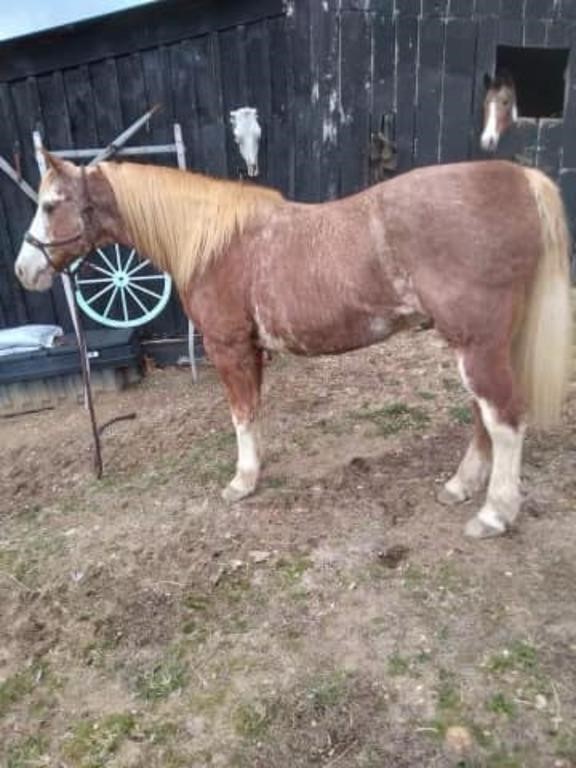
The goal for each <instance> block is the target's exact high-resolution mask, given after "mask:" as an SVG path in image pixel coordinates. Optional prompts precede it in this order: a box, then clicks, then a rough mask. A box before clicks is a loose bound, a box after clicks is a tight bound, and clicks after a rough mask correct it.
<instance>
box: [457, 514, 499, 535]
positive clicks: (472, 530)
mask: <svg viewBox="0 0 576 768" xmlns="http://www.w3.org/2000/svg"><path fill="white" fill-rule="evenodd" d="M505 532H506V528H505V526H504V525H502V526H494V525H490V524H489V523H485V522H484V521H483V520H480V518H479V517H473V518H472V519H471V520H469V521H468V522H467V524H466V528H465V529H464V533H465V534H466V536H469V537H470V538H471V539H492V538H494V537H495V536H502V534H503V533H505Z"/></svg>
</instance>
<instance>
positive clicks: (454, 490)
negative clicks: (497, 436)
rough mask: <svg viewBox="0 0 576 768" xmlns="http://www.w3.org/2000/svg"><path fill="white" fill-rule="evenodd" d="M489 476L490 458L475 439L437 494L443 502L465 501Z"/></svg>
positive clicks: (482, 486)
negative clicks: (456, 468) (479, 448)
mask: <svg viewBox="0 0 576 768" xmlns="http://www.w3.org/2000/svg"><path fill="white" fill-rule="evenodd" d="M489 476H490V460H489V459H488V457H487V456H485V455H484V454H483V453H481V452H480V451H479V450H478V446H477V445H476V441H475V440H472V441H471V442H470V444H469V445H468V448H467V450H466V453H465V454H464V458H463V459H462V461H461V462H460V466H459V467H458V470H457V472H456V474H455V475H453V476H452V477H451V478H450V480H448V482H447V483H446V484H445V485H444V490H443V491H442V492H441V493H440V495H439V497H438V498H439V501H441V502H442V503H443V504H457V503H459V502H462V501H466V499H469V498H470V497H471V496H472V495H473V494H475V493H477V492H478V491H480V490H482V488H484V486H485V485H486V482H487V481H488V477H489Z"/></svg>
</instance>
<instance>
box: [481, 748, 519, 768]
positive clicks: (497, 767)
mask: <svg viewBox="0 0 576 768" xmlns="http://www.w3.org/2000/svg"><path fill="white" fill-rule="evenodd" d="M482 765H483V766H486V768H525V766H526V763H525V761H524V758H523V757H522V756H521V755H518V754H513V753H511V752H508V751H506V750H498V751H497V752H491V753H490V754H489V755H487V756H486V759H485V762H484V763H483V764H482Z"/></svg>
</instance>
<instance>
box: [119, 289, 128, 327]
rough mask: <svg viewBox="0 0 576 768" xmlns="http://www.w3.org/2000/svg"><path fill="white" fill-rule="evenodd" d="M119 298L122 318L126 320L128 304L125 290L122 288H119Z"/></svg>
mask: <svg viewBox="0 0 576 768" xmlns="http://www.w3.org/2000/svg"><path fill="white" fill-rule="evenodd" d="M120 298H121V299H122V313H123V315H124V320H128V306H127V304H126V291H125V290H124V288H120Z"/></svg>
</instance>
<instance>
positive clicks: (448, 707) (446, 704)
mask: <svg viewBox="0 0 576 768" xmlns="http://www.w3.org/2000/svg"><path fill="white" fill-rule="evenodd" d="M436 702H437V705H438V709H440V710H442V711H444V712H446V711H449V712H457V711H459V710H460V708H461V706H462V698H461V696H460V690H459V688H458V686H457V685H456V682H455V679H454V675H452V674H451V673H450V672H447V671H446V670H443V669H441V670H440V671H439V681H438V686H437V688H436Z"/></svg>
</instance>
